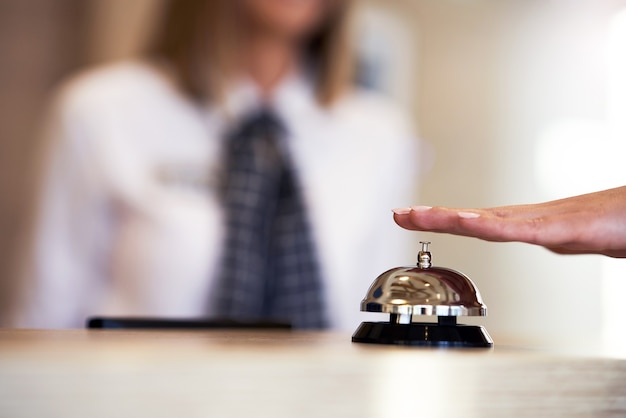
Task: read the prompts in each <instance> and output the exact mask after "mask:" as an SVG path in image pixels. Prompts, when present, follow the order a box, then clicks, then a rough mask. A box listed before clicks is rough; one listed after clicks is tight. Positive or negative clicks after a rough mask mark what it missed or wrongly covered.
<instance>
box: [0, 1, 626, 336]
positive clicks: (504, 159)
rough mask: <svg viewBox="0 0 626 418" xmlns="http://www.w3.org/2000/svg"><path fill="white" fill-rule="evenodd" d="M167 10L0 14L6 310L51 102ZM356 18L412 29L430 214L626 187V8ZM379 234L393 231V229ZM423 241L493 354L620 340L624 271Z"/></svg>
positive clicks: (404, 91) (412, 70)
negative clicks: (430, 154) (482, 314)
mask: <svg viewBox="0 0 626 418" xmlns="http://www.w3.org/2000/svg"><path fill="white" fill-rule="evenodd" d="M161 3H162V2H160V1H157V0H55V1H54V2H50V1H46V0H0V51H1V52H2V54H1V55H0V83H1V84H0V85H1V86H2V95H1V96H0V133H1V136H0V140H1V141H0V196H1V204H0V232H1V234H0V279H1V282H0V286H2V288H1V289H0V290H1V291H2V295H4V298H3V299H2V300H0V303H4V304H5V305H6V303H8V302H9V300H8V299H10V298H9V297H8V296H7V295H9V294H10V292H9V290H8V289H10V288H11V286H12V283H14V282H15V281H16V279H17V278H18V277H19V275H20V272H19V271H18V270H17V269H15V268H14V266H15V263H14V261H15V260H16V259H18V258H19V251H20V250H19V249H20V246H22V245H23V244H22V243H23V241H24V237H25V236H26V234H27V231H28V227H29V214H30V211H31V210H30V208H31V207H32V189H33V181H32V180H33V175H32V173H33V172H35V170H36V166H37V164H36V155H37V150H38V149H39V147H40V145H41V144H39V143H38V142H37V139H36V135H35V129H36V126H37V121H38V120H39V119H38V118H39V117H40V112H41V109H42V105H43V104H44V103H45V99H46V97H47V94H48V92H49V91H50V89H51V88H52V86H53V85H54V84H55V83H56V82H57V81H58V80H60V79H61V78H62V77H64V76H66V75H68V74H69V73H71V71H73V70H74V69H76V68H77V67H78V66H80V65H93V64H97V63H101V62H105V61H108V60H114V59H119V58H124V57H127V56H130V55H132V54H133V53H134V52H136V51H137V50H139V49H140V48H141V46H142V44H143V43H144V42H145V39H147V36H148V35H149V33H150V30H151V27H152V25H153V22H154V20H155V18H156V17H157V16H158V13H159V8H160V5H161ZM358 3H359V4H360V5H361V6H362V7H364V8H365V9H366V10H367V13H369V14H370V16H371V15H374V16H387V17H388V18H389V19H392V22H393V21H394V20H393V19H396V21H397V22H398V27H399V28H404V29H402V30H400V31H399V32H398V33H400V34H401V36H402V40H401V39H400V38H397V39H398V45H396V46H397V47H398V49H397V50H399V51H403V53H402V54H395V56H393V57H392V59H394V60H395V61H397V62H396V63H394V65H395V68H396V71H398V73H399V74H401V76H399V77H398V78H396V79H399V80H402V83H401V85H400V86H397V85H396V86H391V87H390V90H391V91H392V93H393V92H396V93H397V94H396V96H397V98H398V99H399V100H401V101H403V102H404V103H405V104H406V105H407V106H408V108H409V109H408V110H409V112H410V114H411V116H412V118H413V119H414V121H415V123H416V125H417V127H418V131H419V135H420V137H421V138H422V139H424V140H426V141H428V142H429V143H430V144H431V145H432V147H433V149H434V152H435V155H436V161H435V165H434V167H433V169H432V170H431V171H430V173H429V174H428V175H426V176H425V177H424V178H423V182H422V185H421V190H422V193H421V198H420V202H419V203H422V204H429V205H452V206H469V207H473V206H493V205H506V204H514V203H526V202H538V201H543V200H548V199H555V198H560V197H564V196H566V195H568V194H571V193H579V192H580V193H583V192H587V191H591V190H593V189H595V188H602V187H611V186H614V185H620V184H626V175H625V173H624V170H623V169H622V168H623V167H622V166H626V164H623V163H621V159H620V158H614V156H616V155H617V156H619V155H620V153H619V150H622V149H623V148H620V146H621V145H620V144H623V142H624V141H626V139H625V138H624V137H623V136H622V135H621V134H620V133H619V132H621V131H619V129H617V128H615V126H616V124H619V123H618V122H615V121H620V120H626V114H622V112H621V111H622V110H624V109H621V108H620V107H619V103H620V100H621V99H620V97H621V96H619V94H620V93H619V86H620V85H621V84H620V83H621V80H622V78H621V77H626V71H624V72H623V73H624V74H625V75H624V76H623V75H622V72H620V71H619V65H620V62H624V61H626V59H622V60H621V61H620V57H622V56H626V38H625V39H624V42H623V43H622V41H620V39H621V38H620V37H619V33H620V30H621V29H620V28H621V27H622V26H621V25H623V26H624V28H623V31H624V32H625V33H626V23H620V21H621V22H626V19H621V20H620V18H619V16H620V11H624V10H626V0H602V1H597V0H578V1H572V0H551V1H545V0H396V1H393V2H387V1H382V0H362V1H360V2H358ZM391 26H392V27H394V25H391ZM616 33H617V34H618V35H615V34H616ZM396 35H397V33H396ZM616 37H617V38H616ZM405 38H406V39H405ZM611 39H613V41H611ZM615 39H617V41H616V40H615ZM389 47H390V48H389V49H391V50H393V48H394V45H390V46H389ZM407 48H408V49H407ZM409 49H410V51H409ZM392 55H393V54H392ZM398 55H401V56H400V57H398ZM616 68H617V69H618V70H616ZM623 84H624V85H626V81H624V83H623ZM616 92H617V93H616ZM616 94H617V96H616ZM624 96H625V97H624V101H626V92H625V94H624ZM616 97H617V99H616ZM616 103H617V104H616ZM616 150H617V151H616ZM621 155H624V154H623V153H622V154H621ZM398 175H401V172H399V173H398ZM407 199H410V197H407ZM412 203H416V202H412V201H407V202H398V206H404V205H408V204H412ZM378 222H389V223H390V227H394V225H393V224H392V223H391V216H390V218H389V219H381V220H378ZM407 233H409V232H407ZM414 235H415V241H418V240H420V239H429V240H431V241H433V245H434V246H433V251H434V257H435V260H436V264H439V265H444V266H448V267H452V268H456V269H458V270H461V271H463V272H465V273H467V274H468V275H469V276H470V277H472V278H473V279H474V281H475V282H476V283H477V285H478V287H479V289H480V290H481V292H482V294H483V298H484V299H485V301H486V303H487V305H488V306H489V309H490V310H489V317H488V318H486V319H482V320H480V321H469V322H474V323H481V324H484V325H485V326H486V327H487V328H488V330H489V331H490V332H491V333H492V335H493V336H494V337H495V339H496V342H498V340H500V341H508V342H513V343H518V342H519V343H525V344H549V345H552V344H560V345H570V346H572V347H575V346H579V345H584V344H587V343H590V342H601V341H604V342H607V341H617V340H619V339H620V338H619V335H621V332H620V329H619V328H620V324H623V323H624V320H625V319H626V315H625V314H624V313H623V312H622V310H621V306H620V304H621V295H622V294H624V291H625V289H624V287H625V286H626V277H624V276H626V261H624V262H622V261H620V260H617V261H615V260H604V259H603V258H601V257H596V256H579V257H561V256H557V255H554V254H551V253H549V252H548V251H546V250H543V249H540V248H533V247H531V246H528V245H522V244H493V243H486V242H479V241H475V240H471V239H467V238H461V237H451V236H436V235H431V234H414ZM411 261H412V260H407V263H409V262H411ZM390 267H391V266H390ZM378 273H379V272H372V279H373V278H374V276H375V275H376V274H378ZM365 290H366V289H363V291H364V292H365ZM355 309H358V307H356V306H355ZM618 334H619V335H618Z"/></svg>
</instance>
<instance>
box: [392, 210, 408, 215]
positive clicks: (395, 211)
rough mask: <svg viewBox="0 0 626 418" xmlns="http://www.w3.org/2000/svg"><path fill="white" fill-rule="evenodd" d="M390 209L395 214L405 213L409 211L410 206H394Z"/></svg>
mask: <svg viewBox="0 0 626 418" xmlns="http://www.w3.org/2000/svg"><path fill="white" fill-rule="evenodd" d="M391 211H392V212H393V213H395V214H396V215H406V214H408V213H410V212H411V208H396V209H391Z"/></svg>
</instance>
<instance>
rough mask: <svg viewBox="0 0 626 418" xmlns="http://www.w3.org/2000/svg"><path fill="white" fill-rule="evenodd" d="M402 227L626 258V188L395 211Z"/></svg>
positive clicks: (417, 207) (557, 250) (416, 207)
mask: <svg viewBox="0 0 626 418" xmlns="http://www.w3.org/2000/svg"><path fill="white" fill-rule="evenodd" d="M393 212H394V219H395V221H396V223H398V225H400V226H402V227H403V228H406V229H411V230H417V231H431V232H444V233H449V234H455V235H463V236H468V237H475V238H480V239H483V240H487V241H499V242H508V241H519V242H526V243H529V244H536V245H540V246H543V247H546V248H548V249H549V250H551V251H554V252H556V253H559V254H603V255H607V256H609V257H618V258H623V257H626V187H618V188H615V189H609V190H604V191H600V192H595V193H589V194H584V195H580V196H574V197H569V198H566V199H560V200H554V201H551V202H545V203H539V204H531V205H516V206H503V207H497V208H487V209H454V208H446V207H430V206H414V207H412V208H398V209H394V210H393Z"/></svg>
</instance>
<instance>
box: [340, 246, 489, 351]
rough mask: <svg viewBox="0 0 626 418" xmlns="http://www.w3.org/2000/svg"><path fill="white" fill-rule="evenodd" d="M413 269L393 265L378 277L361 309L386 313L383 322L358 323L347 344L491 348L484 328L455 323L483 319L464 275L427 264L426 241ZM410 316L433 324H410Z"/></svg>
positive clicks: (482, 308)
mask: <svg viewBox="0 0 626 418" xmlns="http://www.w3.org/2000/svg"><path fill="white" fill-rule="evenodd" d="M421 244H422V249H421V251H420V252H419V254H418V256H417V266H411V267H396V268H393V269H391V270H388V271H386V272H384V273H383V274H381V275H380V276H378V277H377V278H376V280H374V283H372V285H371V286H370V288H369V290H368V291H367V295H366V296H365V299H363V301H362V302H361V311H365V312H382V313H387V314H389V322H363V323H362V324H361V325H360V326H359V327H358V328H357V330H356V332H355V333H354V335H353V336H352V342H355V343H370V344H396V345H417V346H434V347H493V340H492V339H491V337H490V336H489V334H488V333H487V331H486V330H485V328H483V327H481V326H476V325H462V324H457V321H456V318H457V316H486V315H487V307H486V306H485V304H484V303H483V301H482V298H481V296H480V292H479V291H478V289H477V288H476V285H474V283H473V282H472V281H471V280H470V278H469V277H467V276H466V275H464V274H463V273H460V272H458V271H456V270H452V269H448V268H444V267H434V266H432V255H431V253H430V251H429V249H428V246H429V244H430V243H429V242H421ZM416 315H427V316H437V322H413V319H414V317H415V316H416Z"/></svg>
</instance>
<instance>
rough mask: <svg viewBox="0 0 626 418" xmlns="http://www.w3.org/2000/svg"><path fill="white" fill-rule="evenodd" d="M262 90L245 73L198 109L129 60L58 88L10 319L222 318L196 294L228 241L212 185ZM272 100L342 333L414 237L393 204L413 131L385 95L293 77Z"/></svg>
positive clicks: (407, 196) (73, 322) (399, 198)
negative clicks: (337, 91) (235, 128)
mask: <svg viewBox="0 0 626 418" xmlns="http://www.w3.org/2000/svg"><path fill="white" fill-rule="evenodd" d="M259 97H260V95H259V92H258V91H257V89H256V88H255V86H254V85H253V83H251V82H246V81H242V82H241V83H239V84H238V85H237V86H236V87H235V88H233V89H232V90H231V91H230V92H229V93H228V95H227V97H226V99H225V101H224V104H223V105H221V106H220V107H217V106H214V107H208V108H207V107H203V106H199V105H195V104H193V103H192V102H191V101H190V100H188V99H187V98H186V97H185V96H184V95H183V94H182V93H181V92H179V91H178V90H177V89H176V88H175V87H174V86H173V84H172V83H171V82H170V81H169V79H168V78H167V77H165V76H164V75H163V74H162V73H160V72H159V71H158V70H157V69H156V68H155V67H152V66H150V65H148V64H146V63H141V62H126V63H120V64H115V65H111V66H108V67H105V68H100V69H96V70H93V71H90V72H88V73H86V74H83V75H81V76H79V77H77V78H75V79H73V80H72V81H71V82H70V83H69V84H68V85H67V86H65V88H64V89H63V90H62V92H61V94H60V95H59V97H58V100H57V101H56V104H55V106H54V109H53V113H52V118H51V122H50V127H49V129H48V131H47V132H48V135H49V140H50V141H51V142H50V148H49V149H50V152H49V158H48V165H47V166H46V171H45V172H46V175H45V176H44V178H43V187H42V191H41V201H40V206H39V208H40V211H39V213H40V215H39V217H38V221H37V226H36V235H35V240H34V244H33V251H32V268H33V279H34V280H32V281H30V282H28V283H29V288H28V290H27V293H28V295H29V297H28V299H27V300H26V301H25V302H24V303H23V304H22V306H21V307H20V309H19V311H18V312H16V313H15V323H16V325H18V326H29V327H81V326H83V324H84V321H85V318H86V317H88V316H92V315H118V316H121V315H128V316H131V315H134V316H159V317H176V318H186V317H202V316H210V315H215V314H218V313H216V312H213V311H212V310H211V306H208V303H207V302H208V301H209V300H210V299H211V297H210V296H211V292H212V291H213V285H214V282H215V275H216V273H217V270H218V267H219V266H218V262H219V257H220V251H221V248H222V240H223V238H224V225H223V220H224V214H223V213H222V208H221V206H220V201H219V199H218V194H217V190H216V185H217V184H218V176H219V173H220V170H221V169H222V166H221V148H222V147H221V146H222V138H223V137H224V134H225V132H226V131H227V130H228V129H229V128H231V123H232V121H234V120H236V119H237V116H241V115H243V114H244V113H246V112H247V111H249V110H251V109H252V108H253V107H255V106H258V105H259V102H260V98H259ZM271 105H272V106H273V108H274V109H275V111H276V112H277V113H278V114H279V115H280V116H281V117H282V120H283V122H284V123H285V124H286V126H287V127H288V130H289V138H288V146H289V147H290V152H291V154H292V156H293V158H294V160H295V161H294V165H295V166H296V167H297V169H298V175H299V179H300V181H301V184H302V188H303V195H304V199H305V203H306V204H307V206H308V208H309V213H308V216H309V219H310V221H311V224H312V226H313V233H314V239H315V241H316V244H317V247H318V253H319V257H320V263H321V267H322V273H323V281H324V282H323V284H324V287H325V296H326V301H327V306H328V309H329V318H330V320H331V325H332V326H333V328H335V329H344V330H348V329H350V330H352V329H354V328H355V327H356V325H357V324H358V323H359V322H360V321H362V320H364V319H365V317H366V315H365V314H361V313H360V312H359V303H360V300H361V299H362V298H363V296H364V295H365V292H366V290H367V288H368V287H369V285H370V284H371V282H372V281H373V280H374V278H375V277H376V276H377V275H378V274H380V273H382V272H383V271H385V270H386V269H388V268H391V267H394V266H397V265H402V264H410V263H412V262H413V259H414V256H415V253H414V250H415V248H416V245H415V243H414V242H413V241H414V240H415V239H416V238H415V236H414V235H413V234H411V233H410V232H406V231H402V230H401V229H400V228H398V227H397V226H396V225H395V224H394V223H393V221H392V217H391V212H390V209H391V208H393V207H397V206H406V204H407V203H409V202H411V201H412V199H413V198H415V195H416V189H415V183H416V182H415V180H416V179H415V177H416V172H417V170H416V165H417V163H416V162H417V161H418V156H417V146H416V145H417V144H416V141H415V138H414V137H412V135H411V131H410V129H409V128H408V125H407V122H406V119H405V118H404V117H403V115H402V113H401V112H399V111H398V109H396V108H394V107H393V106H391V105H390V103H388V102H387V101H386V100H384V99H382V98H381V97H379V96H377V95H375V94H373V93H366V92H363V91H353V92H352V93H350V94H347V95H345V96H344V97H343V98H342V99H340V100H339V101H338V102H337V103H336V104H334V105H332V106H331V107H330V108H323V107H320V106H319V105H318V103H317V102H316V100H315V97H314V93H313V90H312V87H311V85H310V83H308V82H307V80H306V79H304V78H303V77H299V76H295V75H294V76H293V77H290V78H288V79H286V80H285V81H284V82H283V83H282V84H281V85H280V86H279V87H278V88H277V90H276V92H275V94H274V95H273V98H272V100H271ZM379 319H380V320H384V318H383V317H379Z"/></svg>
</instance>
